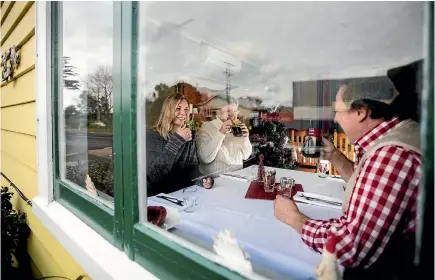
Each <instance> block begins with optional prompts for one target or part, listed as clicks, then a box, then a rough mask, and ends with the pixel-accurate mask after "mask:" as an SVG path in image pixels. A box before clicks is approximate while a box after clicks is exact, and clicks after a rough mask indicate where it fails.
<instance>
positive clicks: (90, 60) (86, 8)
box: [59, 2, 114, 205]
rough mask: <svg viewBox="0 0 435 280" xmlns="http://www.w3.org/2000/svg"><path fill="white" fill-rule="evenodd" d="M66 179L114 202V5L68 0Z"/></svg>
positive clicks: (63, 128) (62, 138) (63, 126)
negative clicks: (71, 0)
mask: <svg viewBox="0 0 435 280" xmlns="http://www.w3.org/2000/svg"><path fill="white" fill-rule="evenodd" d="M62 13H63V16H62V17H61V18H62V24H61V26H62V29H61V30H62V33H61V34H62V37H61V38H60V41H61V42H62V43H61V53H62V55H63V79H62V80H63V82H62V91H61V92H60V95H61V96H60V100H61V104H60V106H62V107H61V108H62V110H61V119H60V121H59V148H60V151H61V153H60V163H61V169H60V172H61V177H62V178H63V179H66V180H69V181H71V182H73V183H74V184H75V185H77V186H79V187H80V188H82V189H84V190H85V191H87V192H88V193H89V194H90V195H93V196H96V197H98V198H100V199H102V200H103V201H104V202H106V203H108V204H109V205H112V203H113V194H114V190H113V156H112V152H113V151H112V138H113V133H112V131H113V130H112V117H113V83H112V66H113V3H111V2H86V3H85V2H64V3H63V8H62Z"/></svg>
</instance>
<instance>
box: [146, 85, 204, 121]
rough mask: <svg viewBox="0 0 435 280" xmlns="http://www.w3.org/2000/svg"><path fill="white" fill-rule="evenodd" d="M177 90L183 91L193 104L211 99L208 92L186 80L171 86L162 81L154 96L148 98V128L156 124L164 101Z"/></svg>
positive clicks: (155, 89) (157, 86) (155, 88)
mask: <svg viewBox="0 0 435 280" xmlns="http://www.w3.org/2000/svg"><path fill="white" fill-rule="evenodd" d="M175 92H179V93H182V94H183V95H184V96H185V97H186V99H187V100H188V101H189V104H193V105H198V104H202V103H204V102H205V101H206V100H208V99H209V95H208V94H205V93H201V92H199V91H198V89H197V88H196V87H194V86H192V85H191V84H188V83H185V82H179V83H177V84H175V85H173V86H170V87H169V86H168V85H166V84H163V83H160V84H158V85H156V86H155V87H154V92H153V94H152V98H151V99H149V100H147V103H146V119H147V121H146V123H147V129H151V128H152V127H153V126H154V125H155V123H156V121H157V118H158V117H159V114H160V111H161V110H162V105H163V102H164V101H165V99H166V98H167V97H168V96H169V95H171V94H173V93H175Z"/></svg>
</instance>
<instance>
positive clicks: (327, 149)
mask: <svg viewBox="0 0 435 280" xmlns="http://www.w3.org/2000/svg"><path fill="white" fill-rule="evenodd" d="M336 151H338V150H337V148H335V146H334V144H332V143H331V142H329V140H328V139H326V138H325V137H322V152H321V156H322V158H324V159H326V160H329V161H331V159H332V155H333V154H334V153H335V152H336Z"/></svg>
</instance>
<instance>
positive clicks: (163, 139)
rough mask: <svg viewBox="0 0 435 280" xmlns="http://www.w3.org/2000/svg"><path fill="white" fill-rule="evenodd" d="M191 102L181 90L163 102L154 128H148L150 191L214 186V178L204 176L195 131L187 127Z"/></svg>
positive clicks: (155, 192) (156, 192)
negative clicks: (200, 165)
mask: <svg viewBox="0 0 435 280" xmlns="http://www.w3.org/2000/svg"><path fill="white" fill-rule="evenodd" d="M188 118H189V103H188V102H187V100H186V99H185V98H184V96H183V95H181V94H179V93H175V94H172V95H170V96H168V97H167V98H166V100H165V102H163V106H162V110H161V112H160V116H159V118H158V120H157V122H156V125H155V126H154V129H153V130H152V131H148V132H147V137H146V142H147V145H146V150H147V155H146V160H147V194H148V196H153V195H156V194H159V193H170V192H174V191H177V190H180V189H183V188H185V187H188V186H191V185H194V184H196V185H200V186H203V187H204V188H211V187H212V185H213V180H212V178H204V179H201V180H197V181H195V182H192V179H194V178H198V177H201V173H200V172H199V170H198V165H199V161H198V157H197V153H196V145H195V141H192V140H193V139H192V132H191V131H190V129H189V128H187V127H186V125H185V121H186V120H187V119H188Z"/></svg>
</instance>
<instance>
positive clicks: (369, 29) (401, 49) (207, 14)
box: [63, 2, 423, 106]
mask: <svg viewBox="0 0 435 280" xmlns="http://www.w3.org/2000/svg"><path fill="white" fill-rule="evenodd" d="M63 5H64V9H63V13H64V21H63V22H64V28H63V32H64V34H63V38H64V42H63V44H64V45H63V51H64V55H65V56H70V57H71V58H72V63H73V64H74V65H75V66H76V67H78V72H79V74H80V78H81V79H84V78H85V77H86V76H87V75H88V74H89V73H91V72H92V71H93V70H95V68H96V67H97V66H99V65H108V66H111V65H112V61H113V53H112V50H113V6H112V5H113V3H112V2H63ZM140 5H141V6H140V13H139V15H140V23H139V24H140V26H139V30H140V38H139V41H140V46H139V81H140V85H141V86H140V88H139V90H140V93H141V94H142V95H145V94H149V93H150V92H152V89H153V88H154V86H155V85H156V84H158V83H160V82H164V83H168V84H172V83H175V82H176V81H179V80H185V81H186V82H190V83H192V84H193V85H197V86H200V87H208V88H211V89H221V90H223V89H224V87H225V75H224V70H225V68H224V67H223V65H224V62H228V63H231V64H232V65H234V66H232V67H230V69H231V70H232V71H233V76H232V85H233V87H234V89H233V91H232V92H233V94H234V95H236V96H246V95H255V96H259V97H261V98H263V99H264V101H265V103H266V104H270V105H273V104H276V103H281V104H286V105H292V83H293V81H303V80H316V79H328V78H349V77H362V76H374V75H385V73H386V70H387V69H388V68H391V67H395V66H399V65H403V64H406V63H408V62H411V61H414V60H417V59H421V58H422V51H423V44H422V26H423V2H251V3H249V2H152V3H150V2H147V3H146V4H145V2H141V3H140ZM183 23H184V25H183ZM77 95H78V93H70V92H65V98H64V99H65V100H64V102H65V106H66V105H68V104H72V103H73V102H74V98H75V97H76V96H77Z"/></svg>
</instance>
